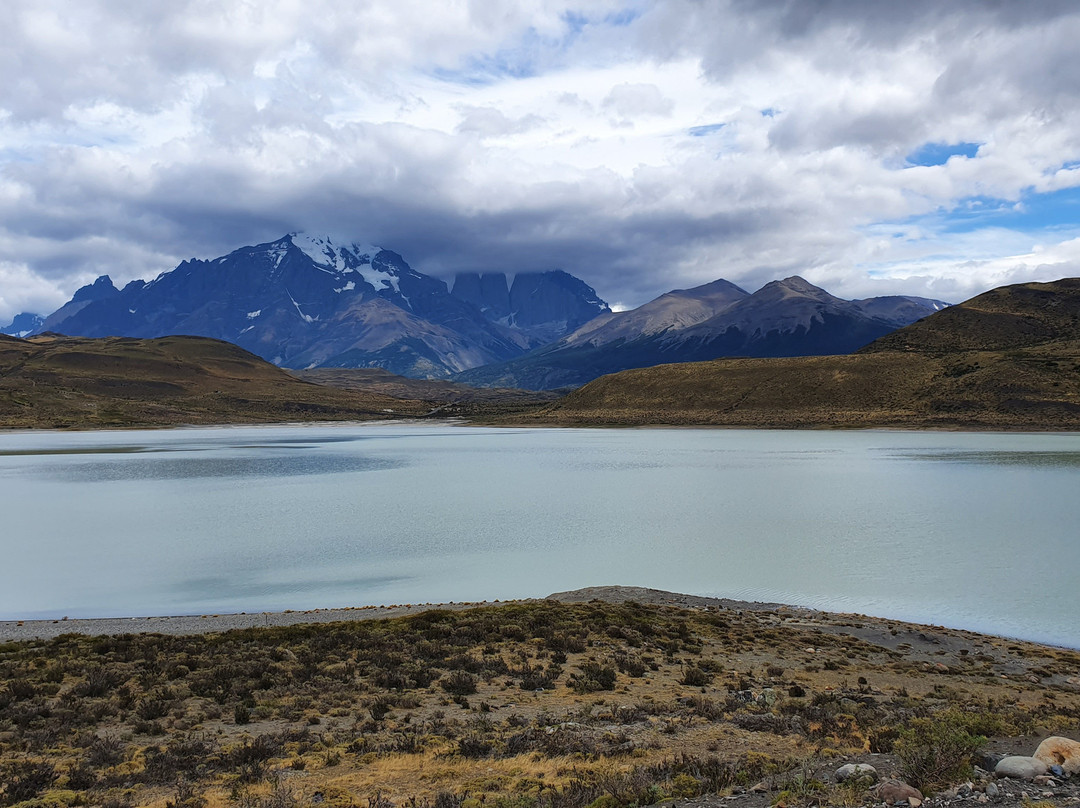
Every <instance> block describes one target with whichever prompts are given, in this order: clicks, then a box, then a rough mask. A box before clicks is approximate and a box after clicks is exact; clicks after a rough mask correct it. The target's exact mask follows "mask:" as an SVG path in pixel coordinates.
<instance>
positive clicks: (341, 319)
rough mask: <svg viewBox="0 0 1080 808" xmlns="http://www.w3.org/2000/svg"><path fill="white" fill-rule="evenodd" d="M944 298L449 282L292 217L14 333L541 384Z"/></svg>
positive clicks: (533, 278) (519, 279) (854, 340)
mask: <svg viewBox="0 0 1080 808" xmlns="http://www.w3.org/2000/svg"><path fill="white" fill-rule="evenodd" d="M945 305H946V304H945V303H942V302H940V301H933V300H927V299H924V298H916V297H877V298H870V299H867V300H854V301H850V300H842V299H840V298H837V297H834V296H833V295H831V294H829V293H828V292H826V291H825V290H823V289H820V288H818V287H816V286H814V285H812V284H810V283H808V282H807V281H805V280H803V279H802V278H799V277H792V278H787V279H786V280H783V281H774V282H773V283H770V284H766V285H765V286H764V287H763V288H762V289H759V290H758V291H756V292H754V293H753V294H751V293H749V292H747V291H746V290H744V289H741V288H740V287H738V286H736V285H735V284H732V283H729V282H728V281H725V280H717V281H714V282H712V283H709V284H705V285H704V286H699V287H696V288H694V289H687V290H675V291H672V292H668V293H667V294H664V295H661V296H660V297H659V298H657V299H656V300H653V301H651V302H649V303H646V304H645V305H644V306H641V307H639V308H637V309H633V310H631V311H623V312H613V311H611V309H610V308H609V307H608V305H607V304H606V303H605V302H604V301H603V300H601V299H600V297H599V296H598V295H597V293H596V292H595V290H593V289H592V287H590V286H589V285H588V284H587V283H585V282H584V281H582V280H580V279H578V278H576V277H574V276H573V275H570V274H568V273H566V272H563V271H560V270H553V271H548V272H530V273H517V274H516V275H513V277H512V279H510V278H508V276H507V274H505V273H483V274H480V273H469V272H466V273H460V274H458V275H457V277H456V278H455V279H454V282H453V286H452V288H450V287H448V286H447V284H446V283H445V282H444V281H442V280H439V279H436V278H433V277H431V276H428V275H425V274H423V273H421V272H418V271H416V270H414V269H413V268H412V267H410V266H409V265H408V264H407V263H406V262H405V260H404V259H403V258H402V257H401V255H399V254H398V253H396V252H393V251H391V250H387V249H382V248H379V247H375V246H371V245H365V244H361V243H349V244H335V243H334V242H332V241H331V240H330V239H329V238H326V237H321V236H310V235H306V234H300V233H293V234H290V235H286V236H283V237H282V238H280V239H277V240H276V241H272V242H267V243H264V244H258V245H255V246H250V247H242V248H240V249H238V250H235V251H233V252H231V253H229V254H228V255H225V256H222V257H220V258H216V259H213V260H209V261H206V260H198V259H194V258H192V259H191V260H188V261H184V262H183V263H181V264H180V265H179V266H177V267H176V268H175V269H173V270H171V271H168V272H164V273H161V274H160V275H158V276H157V277H156V278H155V279H153V280H151V281H149V282H145V281H141V280H137V281H132V282H131V283H129V284H127V285H126V286H124V287H123V288H122V289H117V288H116V286H115V285H114V284H113V282H112V281H111V279H110V278H109V277H108V276H107V275H105V276H102V277H100V278H98V279H97V280H96V281H95V282H94V283H92V284H89V285H87V286H84V287H83V288H81V289H79V290H78V291H77V292H76V293H75V294H74V296H73V297H72V299H71V300H70V301H69V302H68V303H66V304H65V305H63V306H62V307H60V308H59V309H57V310H56V311H55V312H53V313H52V314H50V315H48V316H47V317H45V318H43V320H42V321H41V322H40V323H36V322H35V321H33V320H31V319H27V318H26V316H25V315H20V318H22V319H18V318H17V321H16V323H13V324H12V328H13V330H14V329H16V328H17V330H15V331H14V333H16V334H17V335H22V336H26V335H28V334H32V333H46V332H54V333H61V334H65V335H69V336H82V337H106V336H126V337H139V338H153V337H159V336H165V335H171V334H189V335H196V336H205V337H212V338H215V339H221V340H226V341H228V342H232V343H234V344H236V345H239V346H241V347H242V348H245V349H246V350H248V351H251V352H252V353H254V354H256V355H258V356H261V357H263V358H265V359H267V360H269V361H271V362H273V363H274V364H276V365H279V366H282V367H288V368H296V369H312V368H383V369H386V370H388V371H391V372H393V373H396V374H399V375H402V376H407V377H412V378H421V379H424V378H426V379H453V380H455V381H459V382H464V383H466V384H470V385H474V386H483V387H517V388H526V389H532V390H547V389H555V388H561V387H567V386H578V385H581V384H584V383H585V382H588V381H590V380H592V379H594V378H596V377H598V376H600V375H603V374H606V373H611V372H614V371H618V370H623V369H625V368H632V367H643V366H649V365H655V364H658V363H667V362H685V361H695V360H701V359H712V358H716V357H719V356H800V355H810V354H830V353H848V352H850V351H853V350H856V349H857V348H860V347H862V346H863V345H866V344H867V343H869V342H871V341H872V340H874V339H875V338H877V337H880V336H882V335H883V334H886V333H889V332H890V331H892V330H894V329H896V328H898V327H901V326H904V325H907V324H909V323H911V322H914V321H915V320H918V319H919V318H921V317H924V316H926V315H927V314H930V313H932V312H934V311H937V310H938V309H940V308H943V307H944V306H945Z"/></svg>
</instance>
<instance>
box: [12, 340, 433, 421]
mask: <svg viewBox="0 0 1080 808" xmlns="http://www.w3.org/2000/svg"><path fill="white" fill-rule="evenodd" d="M425 409H427V408H426V407H424V406H422V405H420V404H418V403H417V402H409V401H401V400H397V399H393V398H390V397H387V396H380V395H371V394H361V393H352V392H346V391H343V390H336V389H333V388H327V387H322V386H320V385H316V384H311V383H309V382H305V381H301V380H299V379H297V378H296V377H294V376H292V375H291V374H289V373H288V372H286V371H284V370H282V369H280V368H277V367H274V366H273V365H271V364H269V363H268V362H265V361H263V360H262V359H259V358H258V357H257V356H254V355H252V354H250V353H248V352H247V351H245V350H243V349H241V348H238V347H236V346H235V345H231V344H229V343H227V342H221V341H218V340H213V339H207V338H203V337H164V338H161V339H132V338H124V337H110V338H107V339H84V338H77V337H56V336H41V337H34V338H32V339H29V340H25V339H16V338H13V337H6V336H0V427H3V428H13V427H15V428H28V427H79V428H88V427H97V426H139V425H173V424H208V423H227V422H228V423H254V422H272V421H296V420H341V419H349V420H353V419H371V418H388V417H394V415H395V414H397V415H416V414H420V413H422V412H423V411H425Z"/></svg>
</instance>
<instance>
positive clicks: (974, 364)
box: [516, 278, 1080, 429]
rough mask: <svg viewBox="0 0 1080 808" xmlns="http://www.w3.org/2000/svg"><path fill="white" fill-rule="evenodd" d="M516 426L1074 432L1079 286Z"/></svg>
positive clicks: (606, 396) (998, 299)
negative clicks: (855, 347)
mask: <svg viewBox="0 0 1080 808" xmlns="http://www.w3.org/2000/svg"><path fill="white" fill-rule="evenodd" d="M516 422H518V423H522V422H528V423H558V424H598V423H605V424H628V425H629V424H665V423H667V424H715V425H730V426H755V427H762V426H768V427H808V426H863V427H868V426H907V427H928V426H929V427H935V426H936V427H956V426H961V427H967V428H973V427H982V428H1023V429H1078V428H1080V279H1075V278H1072V279H1065V280H1062V281H1057V282H1055V283H1046V284H1022V285H1018V286H1009V287H1003V288H1001V289H995V290H993V291H992V292H988V293H987V294H985V295H980V296H979V297H976V298H973V299H972V300H970V301H967V302H966V303H963V304H960V305H958V306H954V307H950V308H947V309H944V310H942V311H939V312H938V313H936V314H933V315H931V316H929V317H927V318H925V319H924V320H921V321H919V322H918V323H916V324H914V325H911V326H908V327H907V328H905V329H902V330H901V331H897V332H895V333H893V334H889V335H887V336H885V337H883V338H881V339H879V340H877V341H876V342H874V343H873V344H871V345H869V346H867V347H866V348H864V349H863V350H862V351H860V352H858V353H856V354H852V355H849V356H819V357H800V358H770V359H722V360H716V361H712V362H700V363H688V364H675V365H661V366H657V367H651V368H642V369H636V370H628V371H624V372H622V373H617V374H613V375H609V376H604V377H603V378H600V379H597V380H595V381H593V382H591V383H589V384H587V385H585V386H584V387H582V388H581V389H579V390H576V391H574V392H573V393H571V394H570V395H568V396H566V397H565V398H563V399H561V400H560V401H559V402H557V403H555V404H553V405H551V406H550V407H547V408H545V409H544V410H542V411H540V412H539V413H538V414H536V415H534V416H532V417H531V418H528V419H525V418H522V419H518V420H517V421H516Z"/></svg>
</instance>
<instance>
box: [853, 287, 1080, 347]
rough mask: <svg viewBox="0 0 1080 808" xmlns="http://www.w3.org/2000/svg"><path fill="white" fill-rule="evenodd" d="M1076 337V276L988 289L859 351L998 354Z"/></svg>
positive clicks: (1079, 314) (1079, 335)
mask: <svg viewBox="0 0 1080 808" xmlns="http://www.w3.org/2000/svg"><path fill="white" fill-rule="evenodd" d="M1076 339H1080V278H1065V279H1063V280H1060V281H1054V282H1053V283H1022V284H1016V285H1014V286H1001V287H999V288H997V289H991V290H990V291H989V292H986V293H985V294H981V295H978V296H977V297H973V298H971V300H967V301H965V302H963V303H960V304H959V305H956V306H950V307H949V308H947V309H944V310H942V311H939V312H937V313H936V314H933V315H931V316H930V317H926V318H924V319H922V320H919V321H918V322H917V323H913V324H912V325H909V326H907V327H906V328H901V329H900V330H898V331H894V332H892V333H891V334H887V335H885V336H884V337H882V338H881V339H878V340H875V341H874V342H872V343H871V344H870V345H868V346H867V347H865V348H863V349H862V350H861V351H859V353H871V352H875V353H876V352H881V351H914V352H917V353H939V354H940V353H955V352H957V351H1004V350H1008V349H1010V348H1030V347H1033V346H1036V345H1045V344H1046V343H1048V342H1054V341H1058V340H1076Z"/></svg>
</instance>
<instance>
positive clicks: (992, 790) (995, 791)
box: [986, 783, 1001, 797]
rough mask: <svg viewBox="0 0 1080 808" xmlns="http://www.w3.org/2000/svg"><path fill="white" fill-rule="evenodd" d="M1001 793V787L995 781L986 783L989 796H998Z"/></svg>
mask: <svg viewBox="0 0 1080 808" xmlns="http://www.w3.org/2000/svg"><path fill="white" fill-rule="evenodd" d="M1000 794H1001V789H1000V788H998V787H997V785H996V784H995V783H987V784H986V796H988V797H997V796H998V795H1000Z"/></svg>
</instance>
